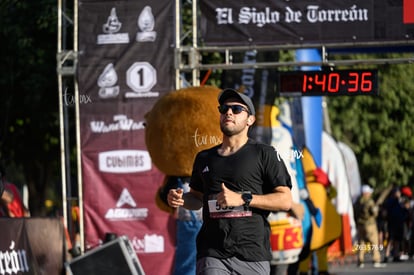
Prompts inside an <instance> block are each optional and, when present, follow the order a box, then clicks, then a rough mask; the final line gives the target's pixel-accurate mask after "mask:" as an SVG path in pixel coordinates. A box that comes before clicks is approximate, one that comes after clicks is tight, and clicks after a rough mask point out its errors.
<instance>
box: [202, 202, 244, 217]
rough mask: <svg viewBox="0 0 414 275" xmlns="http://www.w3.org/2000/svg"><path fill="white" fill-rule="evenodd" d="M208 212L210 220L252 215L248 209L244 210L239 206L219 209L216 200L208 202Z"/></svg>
mask: <svg viewBox="0 0 414 275" xmlns="http://www.w3.org/2000/svg"><path fill="white" fill-rule="evenodd" d="M208 210H209V211H210V218H213V219H218V218H240V217H250V216H251V215H252V211H251V210H250V208H249V207H247V208H245V207H244V206H243V205H241V206H236V207H226V208H221V207H220V205H219V204H218V202H217V200H209V201H208Z"/></svg>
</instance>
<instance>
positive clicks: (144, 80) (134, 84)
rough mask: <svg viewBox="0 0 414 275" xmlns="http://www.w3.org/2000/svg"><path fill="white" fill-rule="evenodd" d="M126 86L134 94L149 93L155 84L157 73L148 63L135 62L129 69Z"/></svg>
mask: <svg viewBox="0 0 414 275" xmlns="http://www.w3.org/2000/svg"><path fill="white" fill-rule="evenodd" d="M126 74H127V75H126V77H127V85H128V87H130V88H131V89H132V90H133V91H134V92H137V93H144V92H149V91H151V89H152V88H153V87H154V86H155V84H156V83H157V71H156V70H155V69H154V67H153V66H152V65H151V64H150V63H148V62H135V63H134V64H132V65H131V67H129V69H128V71H127V73H126Z"/></svg>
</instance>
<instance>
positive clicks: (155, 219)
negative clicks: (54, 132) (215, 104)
mask: <svg viewBox="0 0 414 275" xmlns="http://www.w3.org/2000/svg"><path fill="white" fill-rule="evenodd" d="M174 7H175V6H174V1H168V0H160V1H156V2H154V1H149V0H148V1H92V0H91V1H89V0H88V1H80V5H79V53H80V55H79V62H78V64H79V67H78V81H79V96H80V100H82V99H83V100H82V101H81V102H79V103H80V122H81V123H80V136H81V150H82V152H81V156H82V179H83V186H82V189H83V207H84V221H83V222H84V225H85V245H86V247H85V249H86V250H89V249H92V248H94V247H96V246H99V245H100V244H101V243H102V242H104V240H105V235H106V233H115V234H117V235H119V236H120V235H126V236H128V238H129V240H130V241H131V243H132V245H133V248H134V250H135V252H136V253H137V254H138V257H139V258H140V260H141V262H142V265H143V269H144V270H145V272H146V273H149V274H152V273H160V274H169V273H170V272H171V270H172V263H173V259H174V251H175V247H174V245H175V243H174V242H175V230H176V229H175V221H174V219H173V217H172V216H171V215H168V214H167V213H165V212H163V211H161V210H160V209H159V208H158V207H157V206H156V204H155V194H156V191H157V190H158V187H159V186H160V185H161V184H162V183H163V180H164V175H163V174H162V173H161V172H160V171H159V170H158V169H156V167H155V166H153V164H152V160H151V158H150V155H149V153H148V150H147V148H146V144H145V132H144V131H145V114H146V113H148V112H149V111H150V110H151V108H152V106H153V105H154V103H155V102H156V101H157V100H158V99H159V98H160V97H161V96H163V95H165V94H166V93H168V92H170V91H172V90H173V88H174V63H173V62H174V48H173V47H172V45H173V44H174V24H171V22H173V21H174Z"/></svg>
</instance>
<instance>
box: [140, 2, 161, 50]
mask: <svg viewBox="0 0 414 275" xmlns="http://www.w3.org/2000/svg"><path fill="white" fill-rule="evenodd" d="M154 25H155V20H154V15H153V14H152V9H151V7H149V6H145V7H144V9H143V10H142V12H141V14H140V15H139V17H138V28H139V29H140V30H141V31H140V32H137V37H136V40H137V41H138V42H146V41H155V38H156V37H157V33H156V32H154Z"/></svg>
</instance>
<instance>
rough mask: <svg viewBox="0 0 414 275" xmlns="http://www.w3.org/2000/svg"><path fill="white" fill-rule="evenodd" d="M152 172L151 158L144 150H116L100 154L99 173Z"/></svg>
mask: <svg viewBox="0 0 414 275" xmlns="http://www.w3.org/2000/svg"><path fill="white" fill-rule="evenodd" d="M149 170H151V157H150V155H149V153H148V152H147V151H142V150H114V151H108V152H101V153H99V171H102V172H109V173H136V172H143V171H149Z"/></svg>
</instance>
